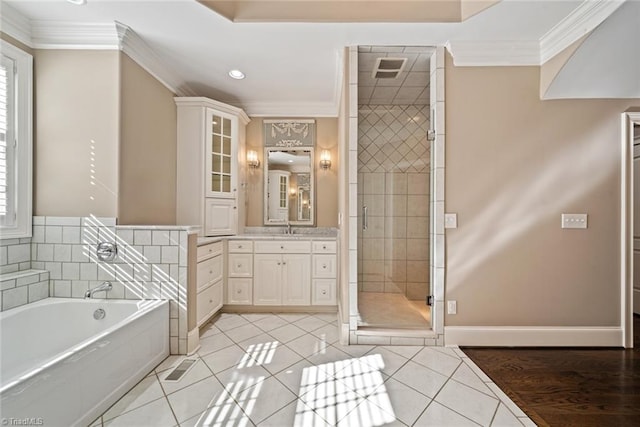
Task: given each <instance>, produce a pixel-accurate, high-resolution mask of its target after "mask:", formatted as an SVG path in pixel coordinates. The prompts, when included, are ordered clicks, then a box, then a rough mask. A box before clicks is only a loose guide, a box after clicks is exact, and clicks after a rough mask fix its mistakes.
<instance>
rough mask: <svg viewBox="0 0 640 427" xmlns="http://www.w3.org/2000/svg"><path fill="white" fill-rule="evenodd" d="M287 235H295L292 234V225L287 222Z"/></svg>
mask: <svg viewBox="0 0 640 427" xmlns="http://www.w3.org/2000/svg"><path fill="white" fill-rule="evenodd" d="M286 233H287V234H293V233H292V232H291V223H290V222H287V231H286Z"/></svg>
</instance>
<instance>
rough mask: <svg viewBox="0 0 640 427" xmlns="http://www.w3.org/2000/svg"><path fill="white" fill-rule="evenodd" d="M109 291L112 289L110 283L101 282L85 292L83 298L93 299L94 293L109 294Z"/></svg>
mask: <svg viewBox="0 0 640 427" xmlns="http://www.w3.org/2000/svg"><path fill="white" fill-rule="evenodd" d="M111 289H113V285H112V284H111V282H109V281H106V282H102V283H101V284H99V285H98V286H96V287H95V288H93V289H89V290H88V291H87V292H85V293H84V297H85V298H91V297H93V294H95V293H96V292H109V291H110V290H111Z"/></svg>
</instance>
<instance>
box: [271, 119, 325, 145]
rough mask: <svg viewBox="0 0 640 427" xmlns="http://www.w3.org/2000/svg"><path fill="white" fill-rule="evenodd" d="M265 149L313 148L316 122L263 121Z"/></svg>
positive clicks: (310, 120)
mask: <svg viewBox="0 0 640 427" xmlns="http://www.w3.org/2000/svg"><path fill="white" fill-rule="evenodd" d="M263 124H264V146H265V147H313V146H314V145H315V142H316V141H315V140H316V121H315V120H313V119H309V120H294V119H291V120H288V119H284V120H283V119H279V120H264V121H263Z"/></svg>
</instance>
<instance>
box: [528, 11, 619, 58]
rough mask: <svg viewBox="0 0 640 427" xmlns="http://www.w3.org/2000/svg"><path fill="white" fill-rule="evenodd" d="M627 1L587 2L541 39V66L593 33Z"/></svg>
mask: <svg viewBox="0 0 640 427" xmlns="http://www.w3.org/2000/svg"><path fill="white" fill-rule="evenodd" d="M624 2H625V0H587V1H584V2H582V3H581V4H580V6H578V7H577V8H576V9H575V10H574V11H573V12H571V13H570V14H569V15H567V16H566V17H565V18H564V19H563V20H562V21H560V22H559V23H558V24H557V25H556V26H555V27H553V28H552V29H551V30H549V31H548V32H547V33H546V34H544V35H543V36H542V37H541V38H540V64H544V63H545V62H547V61H548V60H549V59H551V58H553V57H554V56H556V55H557V54H558V53H560V52H562V51H563V50H564V49H566V48H567V47H569V46H570V45H571V44H572V43H574V42H575V41H577V40H578V39H579V38H580V37H582V36H584V35H585V34H588V33H589V32H591V31H593V30H594V29H595V28H596V27H597V26H598V25H600V24H601V23H602V22H603V21H604V20H605V19H607V18H608V17H609V16H610V15H611V14H612V13H613V12H615V11H616V10H617V9H618V8H619V7H620V6H622V4H623V3H624Z"/></svg>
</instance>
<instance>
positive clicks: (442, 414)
mask: <svg viewBox="0 0 640 427" xmlns="http://www.w3.org/2000/svg"><path fill="white" fill-rule="evenodd" d="M414 426H415V427H422V426H425V427H426V426H429V427H431V426H439V427H449V426H450V427H464V426H473V427H477V426H478V424H476V423H474V422H473V421H471V420H470V419H468V418H465V417H463V416H462V415H460V414H458V413H457V412H455V411H452V410H451V409H449V408H447V407H446V406H442V405H441V404H439V403H438V402H432V403H431V404H430V405H429V406H428V407H427V410H426V411H424V413H423V414H422V415H421V416H420V418H418V421H416V423H415V424H414Z"/></svg>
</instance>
